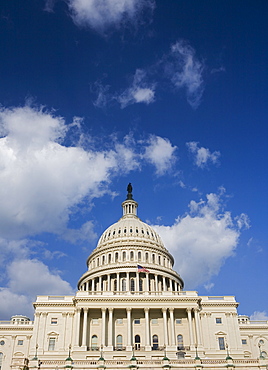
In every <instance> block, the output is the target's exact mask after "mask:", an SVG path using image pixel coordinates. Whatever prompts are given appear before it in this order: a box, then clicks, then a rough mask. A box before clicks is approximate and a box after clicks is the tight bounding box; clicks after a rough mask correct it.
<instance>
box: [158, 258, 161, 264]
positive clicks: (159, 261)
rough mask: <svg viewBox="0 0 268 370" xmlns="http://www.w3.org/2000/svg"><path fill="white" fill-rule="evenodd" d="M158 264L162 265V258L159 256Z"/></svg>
mask: <svg viewBox="0 0 268 370" xmlns="http://www.w3.org/2000/svg"><path fill="white" fill-rule="evenodd" d="M158 263H159V265H161V256H158Z"/></svg>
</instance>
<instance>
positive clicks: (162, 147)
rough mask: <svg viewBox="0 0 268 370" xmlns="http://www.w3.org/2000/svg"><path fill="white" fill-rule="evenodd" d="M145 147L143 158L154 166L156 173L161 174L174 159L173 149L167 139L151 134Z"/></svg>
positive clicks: (174, 147)
mask: <svg viewBox="0 0 268 370" xmlns="http://www.w3.org/2000/svg"><path fill="white" fill-rule="evenodd" d="M148 144H149V145H148V146H147V147H146V149H145V153H144V158H145V159H146V160H147V161H148V162H150V163H152V164H153V165H154V166H155V167H156V174H157V175H163V174H164V173H166V172H167V171H168V170H170V169H171V167H172V165H173V164H174V163H175V161H176V156H175V150H176V149H177V148H176V146H173V145H172V144H171V142H170V141H169V140H168V139H165V138H162V137H159V136H155V135H152V136H151V137H150V139H149V141H148Z"/></svg>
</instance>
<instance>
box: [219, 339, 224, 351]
mask: <svg viewBox="0 0 268 370" xmlns="http://www.w3.org/2000/svg"><path fill="white" fill-rule="evenodd" d="M218 341H219V349H220V350H225V342H224V338H223V337H219V338H218Z"/></svg>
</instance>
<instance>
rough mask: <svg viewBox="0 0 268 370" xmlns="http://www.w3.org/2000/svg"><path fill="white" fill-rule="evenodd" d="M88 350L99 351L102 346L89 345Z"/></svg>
mask: <svg viewBox="0 0 268 370" xmlns="http://www.w3.org/2000/svg"><path fill="white" fill-rule="evenodd" d="M87 350H88V351H99V350H100V348H99V347H87Z"/></svg>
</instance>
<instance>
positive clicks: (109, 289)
mask: <svg viewBox="0 0 268 370" xmlns="http://www.w3.org/2000/svg"><path fill="white" fill-rule="evenodd" d="M110 291H111V274H108V292H110Z"/></svg>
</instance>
